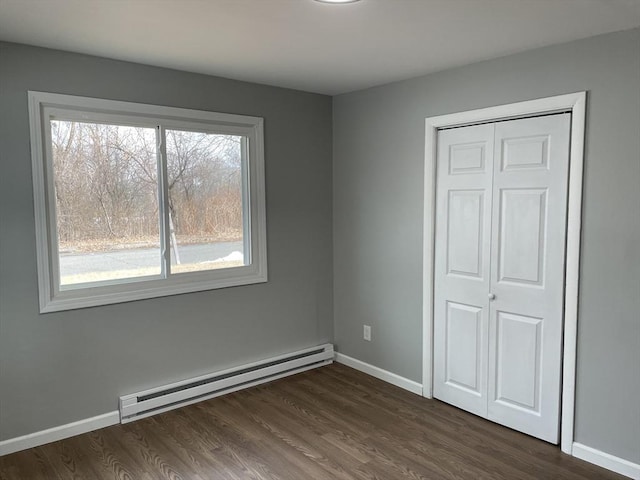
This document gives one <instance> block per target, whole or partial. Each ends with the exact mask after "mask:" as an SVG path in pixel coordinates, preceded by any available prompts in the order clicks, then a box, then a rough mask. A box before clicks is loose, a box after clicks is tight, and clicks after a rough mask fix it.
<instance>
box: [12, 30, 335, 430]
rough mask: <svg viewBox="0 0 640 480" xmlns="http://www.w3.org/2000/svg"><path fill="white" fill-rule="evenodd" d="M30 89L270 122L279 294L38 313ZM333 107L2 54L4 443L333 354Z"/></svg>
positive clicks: (229, 293) (19, 50)
mask: <svg viewBox="0 0 640 480" xmlns="http://www.w3.org/2000/svg"><path fill="white" fill-rule="evenodd" d="M27 90H40V91H47V92H56V93H68V94H74V95H85V96H93V97H99V98H108V99H117V100H126V101H134V102H142V103H152V104H158V105H170V106H176V107H185V108H195V109H202V110H213V111H219V112H229V113H238V114H248V115H255V116H261V117H264V118H265V148H266V156H265V160H266V179H267V181H266V182H267V185H266V187H267V217H268V227H267V235H268V238H267V239H268V262H269V282H268V283H265V284H259V285H252V286H245V287H234V288H227V289H222V290H214V291H208V292H201V293H193V294H187V295H178V296H172V297H166V298H161V299H152V300H144V301H138V302H131V303H122V304H118V305H111V306H105V307H96V308H87V309H82V310H75V311H68V312H61V313H55V314H53V313H51V314H45V315H39V314H38V295H37V279H36V262H35V234H34V217H33V193H32V186H31V161H30V153H29V126H28V117H27ZM331 108H332V107H331V98H330V97H327V96H322V95H313V94H308V93H302V92H296V91H292V90H286V89H278V88H272V87H265V86H260V85H253V84H249V83H242V82H235V81H231V80H224V79H220V78H214V77H208V76H203V75H196V74H189V73H184V72H178V71H173V70H165V69H160V68H153V67H147V66H142V65H136V64H132V63H125V62H117V61H111V60H106V59H101V58H96V57H89V56H83V55H76V54H71V53H65V52H59V51H53V50H45V49H39V48H33V47H27V46H22V45H16V44H7V43H0V167H1V168H0V272H1V273H0V440H4V439H8V438H13V437H16V436H19V435H24V434H28V433H31V432H34V431H39V430H43V429H45V428H49V427H52V426H58V425H61V424H65V423H68V422H72V421H75V420H79V419H84V418H87V417H91V416H94V415H98V414H102V413H105V412H109V411H113V410H116V409H117V399H118V396H119V395H121V394H125V393H132V392H135V391H138V390H140V389H143V388H147V387H151V386H154V385H162V384H165V383H167V382H170V381H175V380H179V379H184V378H188V377H190V376H193V375H198V374H203V373H207V372H210V371H214V370H217V369H220V368H224V367H229V366H233V365H237V364H242V363H245V362H248V361H252V360H257V359H260V358H265V357H269V356H271V355H274V354H278V353H284V352H287V351H291V350H295V349H298V348H302V347H307V346H312V345H317V344H319V343H322V342H326V341H330V340H331V339H332V336H333V333H332V329H333V323H332V267H331V265H332V262H331V258H332V241H331V228H332V225H331V168H332V166H331V154H332V153H331V142H332V139H331V135H332V132H331Z"/></svg>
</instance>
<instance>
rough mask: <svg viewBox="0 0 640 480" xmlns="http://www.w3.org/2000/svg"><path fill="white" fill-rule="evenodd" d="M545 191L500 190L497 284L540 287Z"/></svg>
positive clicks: (538, 189)
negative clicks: (505, 283) (512, 283)
mask: <svg viewBox="0 0 640 480" xmlns="http://www.w3.org/2000/svg"><path fill="white" fill-rule="evenodd" d="M546 198H547V190H546V189H544V188H524V189H502V190H501V191H500V206H499V209H500V217H499V234H498V237H497V241H498V258H497V261H498V265H497V271H498V281H499V282H515V283H524V284H527V285H536V286H541V285H542V282H543V279H544V256H545V238H546V232H545V226H546V223H547V222H546V220H547V202H546Z"/></svg>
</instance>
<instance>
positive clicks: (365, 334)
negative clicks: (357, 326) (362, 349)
mask: <svg viewBox="0 0 640 480" xmlns="http://www.w3.org/2000/svg"><path fill="white" fill-rule="evenodd" d="M362 333H363V335H362V336H363V338H364V339H365V340H366V341H367V342H370V341H371V327H370V326H369V325H364V329H363V332H362Z"/></svg>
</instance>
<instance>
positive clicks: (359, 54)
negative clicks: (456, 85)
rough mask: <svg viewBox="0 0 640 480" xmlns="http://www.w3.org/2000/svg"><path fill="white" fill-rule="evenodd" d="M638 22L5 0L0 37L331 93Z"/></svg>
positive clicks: (592, 12) (639, 10) (172, 2)
mask: <svg viewBox="0 0 640 480" xmlns="http://www.w3.org/2000/svg"><path fill="white" fill-rule="evenodd" d="M639 25H640V0H361V1H360V2H357V3H351V4H345V5H330V4H325V3H318V2H315V1H313V0H0V39H2V40H7V41H12V42H19V43H27V44H32V45H38V46H44V47H50V48H57V49H62V50H70V51H73V52H81V53H88V54H92V55H100V56H104V57H110V58H115V59H120V60H129V61H134V62H139V63H146V64H151V65H158V66H163V67H170V68H176V69H180V70H187V71H192V72H200V73H206V74H211V75H218V76H222V77H228V78H234V79H240V80H248V81H252V82H258V83H265V84H269V85H277V86H282V87H289V88H295V89H300V90H307V91H310V92H318V93H325V94H331V95H334V94H339V93H344V92H349V91H352V90H358V89H362V88H367V87H370V86H374V85H380V84H383V83H388V82H391V81H394V80H400V79H405V78H410V77H414V76H418V75H423V74H426V73H430V72H434V71H438V70H443V69H446V68H449V67H453V66H458V65H464V64H467V63H472V62H475V61H479V60H484V59H488V58H495V57H499V56H503V55H507V54H510V53H515V52H519V51H523V50H528V49H532V48H536V47H540V46H544V45H551V44H555V43H561V42H566V41H570V40H575V39H579V38H585V37H590V36H593V35H598V34H601V33H607V32H613V31H617V30H624V29H628V28H633V27H636V26H639ZM0 61H1V59H0ZM0 66H1V65H0Z"/></svg>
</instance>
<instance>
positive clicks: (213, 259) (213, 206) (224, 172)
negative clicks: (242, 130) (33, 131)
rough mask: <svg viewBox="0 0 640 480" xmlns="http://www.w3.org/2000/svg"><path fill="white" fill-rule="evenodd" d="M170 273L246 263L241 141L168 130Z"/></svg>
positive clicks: (240, 139) (236, 138) (225, 137)
mask: <svg viewBox="0 0 640 480" xmlns="http://www.w3.org/2000/svg"><path fill="white" fill-rule="evenodd" d="M166 138H167V170H168V181H169V215H170V223H171V226H172V234H171V272H172V273H184V272H195V271H202V270H213V269H218V268H230V267H238V266H242V265H245V264H246V263H245V256H246V255H245V251H244V246H243V244H244V243H243V240H244V235H245V234H244V232H243V225H244V223H243V208H242V197H243V196H242V184H243V181H242V140H243V137H241V136H235V135H220V134H210V133H202V132H189V131H181V130H167V131H166Z"/></svg>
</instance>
